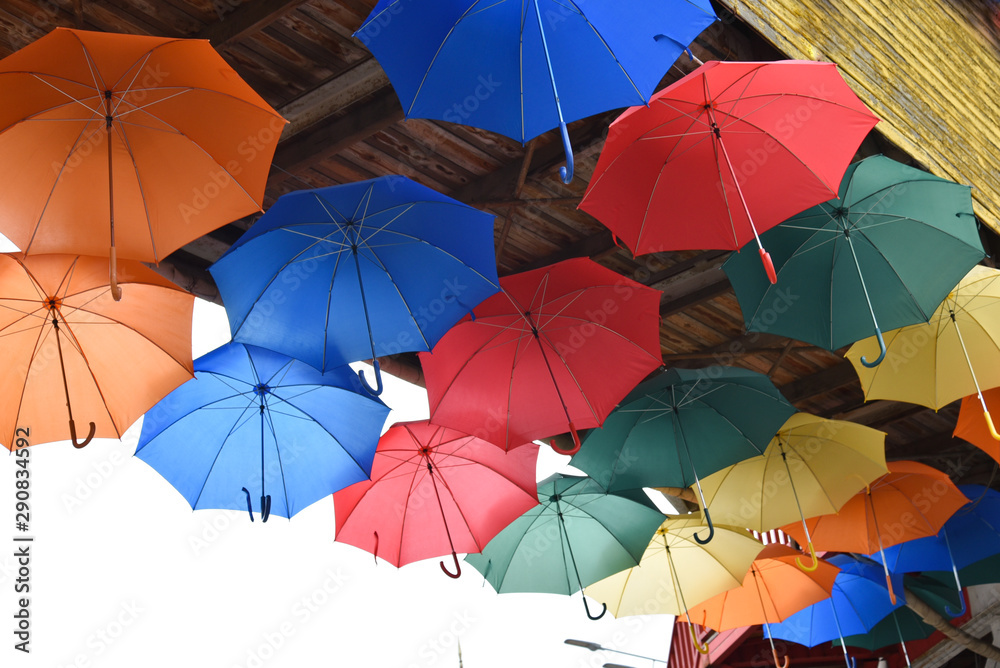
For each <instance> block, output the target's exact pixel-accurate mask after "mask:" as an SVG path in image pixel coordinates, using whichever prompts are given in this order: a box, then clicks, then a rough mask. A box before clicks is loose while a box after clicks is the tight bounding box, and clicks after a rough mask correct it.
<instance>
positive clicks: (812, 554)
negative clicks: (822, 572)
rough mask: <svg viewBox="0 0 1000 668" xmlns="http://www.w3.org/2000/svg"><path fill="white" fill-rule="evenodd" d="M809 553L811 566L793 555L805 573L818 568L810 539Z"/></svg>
mask: <svg viewBox="0 0 1000 668" xmlns="http://www.w3.org/2000/svg"><path fill="white" fill-rule="evenodd" d="M809 554H810V555H811V556H812V565H811V566H806V565H805V564H803V563H802V557H795V565H796V566H798V567H799V568H801V569H802V570H803V571H805V572H806V573H812V572H813V571H814V570H816V569H817V568H819V559H818V558H817V557H816V548H815V547H813V544H812V541H809ZM786 658H787V657H786Z"/></svg>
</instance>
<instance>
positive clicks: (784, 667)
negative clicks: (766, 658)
mask: <svg viewBox="0 0 1000 668" xmlns="http://www.w3.org/2000/svg"><path fill="white" fill-rule="evenodd" d="M771 656H773V657H774V668H788V655H787V654H786V655H785V662H784V663H782V662H781V661H778V650H776V649H774V648H773V647H772V648H771Z"/></svg>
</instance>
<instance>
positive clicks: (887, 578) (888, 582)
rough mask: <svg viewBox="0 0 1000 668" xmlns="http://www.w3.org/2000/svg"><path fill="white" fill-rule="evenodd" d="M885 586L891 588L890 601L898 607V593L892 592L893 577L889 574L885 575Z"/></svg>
mask: <svg viewBox="0 0 1000 668" xmlns="http://www.w3.org/2000/svg"><path fill="white" fill-rule="evenodd" d="M885 586H886V587H888V588H889V600H890V601H892V604H893V605H896V592H894V591H893V590H892V576H891V575H889V574H888V573H886V574H885Z"/></svg>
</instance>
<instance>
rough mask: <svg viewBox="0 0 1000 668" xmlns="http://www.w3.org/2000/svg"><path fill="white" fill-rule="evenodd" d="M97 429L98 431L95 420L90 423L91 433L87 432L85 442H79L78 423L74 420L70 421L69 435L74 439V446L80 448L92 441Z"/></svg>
mask: <svg viewBox="0 0 1000 668" xmlns="http://www.w3.org/2000/svg"><path fill="white" fill-rule="evenodd" d="M96 431H97V425H95V424H94V423H93V422H91V423H90V433H89V434H87V438H85V439H83V443H77V441H76V425H75V424H74V423H73V420H70V421H69V437H70V440H71V441H73V447H74V448H77V449H79V448H84V447H86V446H87V444H88V443H90V442H91V441H92V440H94V432H96Z"/></svg>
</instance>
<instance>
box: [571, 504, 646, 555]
mask: <svg viewBox="0 0 1000 668" xmlns="http://www.w3.org/2000/svg"><path fill="white" fill-rule="evenodd" d="M576 496H577V495H572V497H571V500H567V499H566V497H565V496H560V497H559V499H560V500H561V501H566V505H568V506H569V507H570V509H572V510H579V511H580V512H581V513H583V515H584V516H585V517H586V519H589V520H592V521H594V522H596V523H597V524H598V525H599V526H600V527H601V528H602V529H604V531H605V532H607V533H608V535H610V536H611V537H612V538H613V539H614V542H615V543H617V544H618V545H620V546H621V548H622V550H623V551H624V552H625V554H627V555H628V556H629V559H631V560H632V561H634V562H635V565H636V566H638V565H639V561H641V557H640V558H639V559H636V558H635V557H634V556H633V555H632V552H631V551H629V549H628V547H627V546H626V545H625V543H623V542H622V541H621V539H620V538H618V535H617V534H616V533H615V532H614V530H612V529H611V527H609V526H608V525H606V524H605V523H604V522H602V521H601V520H599V519H597V517H595V516H594V515H592V514H590V513H589V512H587V510H586V509H585V508H584V506H586V505H589V504H591V503H594V502H596V501H597V499H596V498H594V499H590V500H589V501H586V502H585V503H576ZM588 496H590V495H588ZM595 496H596V495H595ZM602 496H605V497H606V496H610V494H608V493H607V492H605V493H604V494H603V495H602ZM627 500H628V499H626V501H627ZM636 505H639V504H636ZM564 514H565V513H564ZM643 550H644V551H645V547H643Z"/></svg>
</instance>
